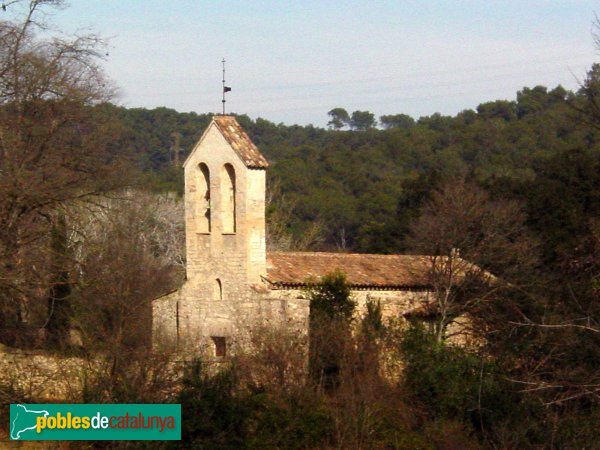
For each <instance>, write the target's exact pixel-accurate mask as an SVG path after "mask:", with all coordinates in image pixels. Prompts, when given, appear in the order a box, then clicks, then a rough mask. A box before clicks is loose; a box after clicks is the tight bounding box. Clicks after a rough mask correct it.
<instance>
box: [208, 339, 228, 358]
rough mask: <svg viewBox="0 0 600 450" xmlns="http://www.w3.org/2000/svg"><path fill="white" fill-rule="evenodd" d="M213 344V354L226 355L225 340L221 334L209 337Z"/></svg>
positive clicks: (217, 355)
mask: <svg viewBox="0 0 600 450" xmlns="http://www.w3.org/2000/svg"><path fill="white" fill-rule="evenodd" d="M210 338H211V339H212V341H213V344H214V345H215V356H216V357H219V358H222V357H224V356H227V340H226V339H225V337H223V336H211V337H210Z"/></svg>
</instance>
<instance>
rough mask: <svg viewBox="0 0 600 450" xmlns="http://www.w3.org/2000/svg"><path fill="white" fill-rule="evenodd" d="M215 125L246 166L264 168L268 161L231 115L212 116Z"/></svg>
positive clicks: (267, 165)
mask: <svg viewBox="0 0 600 450" xmlns="http://www.w3.org/2000/svg"><path fill="white" fill-rule="evenodd" d="M212 120H213V123H214V124H215V125H216V126H217V128H218V129H219V131H220V132H221V134H222V135H223V137H224V138H225V140H226V141H227V143H228V144H229V145H231V148H233V150H234V151H235V152H236V153H237V154H238V156H239V157H240V158H241V160H242V161H243V162H244V164H246V167H249V168H251V169H266V168H267V167H269V163H268V162H267V160H266V158H265V157H264V156H263V155H262V153H261V152H260V151H259V150H258V148H257V147H256V145H254V143H253V142H252V141H251V140H250V138H249V137H248V135H247V134H246V132H245V131H244V130H243V128H242V127H241V126H240V124H239V123H238V121H237V120H236V119H235V117H233V116H214V117H213V119H212Z"/></svg>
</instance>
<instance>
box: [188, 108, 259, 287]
mask: <svg viewBox="0 0 600 450" xmlns="http://www.w3.org/2000/svg"><path fill="white" fill-rule="evenodd" d="M183 167H184V171H185V226H186V254H187V268H186V272H187V278H188V281H189V282H190V283H192V284H196V283H198V284H199V285H204V284H205V283H209V284H211V283H212V284H211V286H212V285H214V283H217V282H218V283H219V286H222V287H221V288H220V292H221V295H224V294H223V293H225V294H228V296H231V295H235V294H236V292H235V291H236V290H237V289H239V287H240V286H248V285H249V284H250V285H255V284H259V283H261V276H263V275H265V274H266V242H265V188H266V169H267V167H268V162H267V160H266V159H265V158H264V156H263V155H262V154H261V153H260V151H259V150H258V148H257V147H256V146H255V145H254V143H253V142H252V141H251V140H250V138H249V137H248V135H247V134H246V132H245V131H244V130H243V129H242V128H241V127H240V125H239V124H238V122H237V120H236V119H235V117H233V116H226V115H218V116H215V117H214V118H213V119H212V121H211V123H210V124H209V126H208V128H207V129H206V131H205V132H204V134H203V135H202V137H201V138H200V140H199V141H198V142H197V143H196V145H195V146H194V148H193V150H192V152H191V153H190V155H189V157H188V158H187V159H186V161H185V163H184V164H183ZM211 289H212V290H213V291H214V286H213V287H212V288H209V286H206V290H207V291H208V290H211ZM203 290H204V289H203ZM242 297H243V296H242Z"/></svg>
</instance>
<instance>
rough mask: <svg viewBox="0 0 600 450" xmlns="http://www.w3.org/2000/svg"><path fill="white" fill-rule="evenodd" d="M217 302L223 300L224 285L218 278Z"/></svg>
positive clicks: (216, 286)
mask: <svg viewBox="0 0 600 450" xmlns="http://www.w3.org/2000/svg"><path fill="white" fill-rule="evenodd" d="M215 300H223V283H221V280H220V279H218V278H217V279H216V283H215Z"/></svg>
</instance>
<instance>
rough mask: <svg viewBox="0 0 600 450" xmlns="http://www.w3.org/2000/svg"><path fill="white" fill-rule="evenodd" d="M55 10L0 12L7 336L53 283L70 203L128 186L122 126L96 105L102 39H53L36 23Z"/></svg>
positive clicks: (0, 290) (1, 234)
mask: <svg viewBox="0 0 600 450" xmlns="http://www.w3.org/2000/svg"><path fill="white" fill-rule="evenodd" d="M61 5H62V1H60V0H31V1H29V2H25V1H24V0H23V1H20V0H16V1H12V2H9V3H7V4H6V13H7V14H10V17H12V18H13V19H12V20H4V19H3V20H1V21H0V80H1V81H0V323H1V324H2V325H3V326H4V328H5V329H10V328H12V329H14V328H15V327H17V328H18V327H20V326H22V325H24V324H27V323H32V321H33V319H34V312H33V308H32V306H33V305H32V304H33V303H34V302H35V300H36V299H40V298H43V299H44V301H45V299H46V298H47V292H48V290H50V289H51V288H52V286H53V281H52V279H51V278H52V277H50V276H49V274H48V267H49V262H48V258H49V255H51V252H50V251H49V247H50V246H51V239H50V234H51V229H52V228H53V225H55V224H56V223H57V221H59V220H63V219H66V220H67V221H68V210H69V208H70V207H71V206H72V205H73V204H75V203H77V202H81V201H83V200H85V199H87V198H90V196H92V195H98V194H102V193H105V192H108V191H110V190H112V189H114V188H115V186H118V185H121V184H123V180H127V178H126V177H125V176H123V171H122V169H123V168H124V166H125V164H124V161H125V160H126V158H125V149H126V148H127V146H126V145H123V142H122V141H121V140H120V136H121V135H120V127H119V126H118V125H116V124H115V122H114V121H113V119H112V118H111V117H110V116H109V115H108V114H105V113H104V112H103V111H102V109H101V108H98V107H97V105H99V104H101V103H102V102H105V101H107V100H108V99H109V98H110V97H111V95H112V93H113V89H112V88H111V86H110V83H109V82H107V80H106V79H105V77H104V75H103V73H102V70H101V69H100V67H99V65H98V60H99V58H100V54H101V53H100V49H101V44H102V41H101V40H100V39H99V38H98V37H97V36H95V35H80V36H74V37H72V38H65V37H62V35H53V34H52V32H51V30H49V29H48V28H47V27H46V25H45V24H44V23H43V22H42V21H41V20H40V19H41V17H43V11H42V10H43V9H44V8H45V7H59V6H61ZM32 268H34V269H33V270H32ZM54 269H55V270H56V267H55V268H54ZM63 269H64V270H68V268H63ZM61 282H62V281H61ZM43 321H44V318H43V317H41V322H43Z"/></svg>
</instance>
